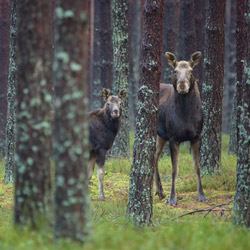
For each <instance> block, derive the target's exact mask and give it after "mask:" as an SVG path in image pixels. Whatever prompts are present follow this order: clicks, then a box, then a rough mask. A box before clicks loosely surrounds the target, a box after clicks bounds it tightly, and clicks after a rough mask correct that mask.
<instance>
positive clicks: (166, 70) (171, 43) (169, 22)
mask: <svg viewBox="0 0 250 250" xmlns="http://www.w3.org/2000/svg"><path fill="white" fill-rule="evenodd" d="M179 14H180V0H178V1H176V0H166V2H165V14H164V24H163V41H162V47H163V51H162V52H163V53H162V55H161V58H162V59H161V60H162V82H164V83H172V79H173V69H172V68H171V67H170V66H169V65H168V64H167V61H166V57H165V53H166V52H167V51H169V52H171V53H173V54H175V55H176V54H177V40H178V39H177V38H178V30H179V18H180V17H179Z"/></svg>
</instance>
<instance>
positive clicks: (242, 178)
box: [234, 0, 250, 228]
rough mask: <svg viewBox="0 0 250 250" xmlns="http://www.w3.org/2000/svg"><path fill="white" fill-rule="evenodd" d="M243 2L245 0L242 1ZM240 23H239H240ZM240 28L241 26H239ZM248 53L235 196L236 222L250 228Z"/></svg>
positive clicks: (249, 6) (248, 9)
mask: <svg viewBox="0 0 250 250" xmlns="http://www.w3.org/2000/svg"><path fill="white" fill-rule="evenodd" d="M240 2H243V1H240ZM244 3H245V8H244V7H243V6H242V13H243V15H244V17H245V25H244V23H243V22H242V23H241V24H242V26H241V28H243V25H244V26H245V27H246V29H245V31H246V33H243V34H242V35H243V36H242V37H241V39H242V40H243V39H244V40H245V41H246V44H248V45H249V44H250V1H249V0H246V1H244ZM238 24H239V23H238ZM237 28H239V26H238V27H237ZM244 54H245V55H246V58H245V62H244V71H243V77H242V102H241V106H240V107H239V110H240V123H239V125H238V127H239V148H238V159H237V180H236V190H235V198H234V223H235V224H238V225H245V226H246V227H247V228H250V192H249V190H250V179H249V176H250V146H249V143H250V141H249V140H250V98H249V96H250V49H249V46H246V47H245V49H244Z"/></svg>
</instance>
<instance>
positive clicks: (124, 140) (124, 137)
mask: <svg viewBox="0 0 250 250" xmlns="http://www.w3.org/2000/svg"><path fill="white" fill-rule="evenodd" d="M112 23H113V39H112V40H113V56H114V59H113V61H114V66H113V91H114V94H117V93H118V92H119V91H120V90H121V89H127V90H128V88H129V86H128V80H129V64H128V53H129V44H128V41H129V40H128V4H127V0H112ZM110 153H111V155H114V156H124V157H129V155H130V150H129V107H128V95H127V96H126V98H125V99H124V101H123V102H122V120H121V126H120V129H119V131H118V134H117V136H116V138H115V141H114V144H113V146H112V149H111V152H110Z"/></svg>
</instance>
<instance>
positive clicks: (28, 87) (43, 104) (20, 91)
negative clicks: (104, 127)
mask: <svg viewBox="0 0 250 250" xmlns="http://www.w3.org/2000/svg"><path fill="white" fill-rule="evenodd" d="M50 9H51V4H50V1H44V0H39V1H33V0H23V1H17V11H18V24H17V30H18V38H17V67H18V73H17V83H18V84H17V123H16V130H17V136H16V161H15V166H16V179H15V215H14V219H15V223H17V224H25V223H27V222H29V221H31V223H32V224H33V226H37V223H38V220H40V219H41V216H42V217H47V216H48V205H49V202H50V195H51V176H50V137H51V122H50V109H51V99H52V98H51V89H52V86H51V50H50V48H51V31H50V23H51V22H50V19H51V12H50Z"/></svg>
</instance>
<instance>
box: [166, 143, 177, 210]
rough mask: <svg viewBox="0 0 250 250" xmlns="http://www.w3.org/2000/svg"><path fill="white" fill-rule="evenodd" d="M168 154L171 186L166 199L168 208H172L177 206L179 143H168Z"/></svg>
mask: <svg viewBox="0 0 250 250" xmlns="http://www.w3.org/2000/svg"><path fill="white" fill-rule="evenodd" d="M169 146H170V153H171V161H172V186H171V194H170V196H169V198H168V204H169V205H170V206H174V205H176V204H177V197H176V187H175V182H176V177H177V175H178V160H179V143H175V142H170V143H169Z"/></svg>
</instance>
